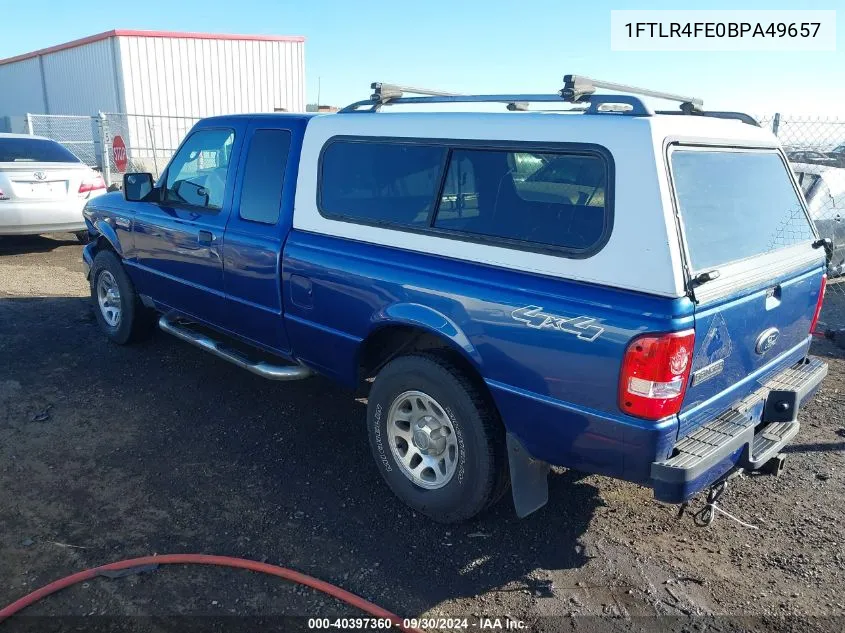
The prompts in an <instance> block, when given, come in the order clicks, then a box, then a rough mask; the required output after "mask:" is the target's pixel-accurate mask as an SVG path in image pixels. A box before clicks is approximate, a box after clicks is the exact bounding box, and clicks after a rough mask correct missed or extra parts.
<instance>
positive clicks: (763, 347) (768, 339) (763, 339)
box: [754, 327, 780, 356]
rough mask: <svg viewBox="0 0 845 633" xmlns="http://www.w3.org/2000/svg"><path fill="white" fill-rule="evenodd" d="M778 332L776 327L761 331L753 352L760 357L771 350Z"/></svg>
mask: <svg viewBox="0 0 845 633" xmlns="http://www.w3.org/2000/svg"><path fill="white" fill-rule="evenodd" d="M779 337H780V332H779V331H778V329H777V328H776V327H770V328H769V329H768V330H763V331H762V332H761V333H760V336H758V337H757V344H756V346H755V347H754V351H755V352H757V353H758V354H760V355H761V356H762V355H763V354H765V353H766V352H768V351H769V350H770V349H772V348H773V347H774V346H775V344H776V343H777V342H778V338H779Z"/></svg>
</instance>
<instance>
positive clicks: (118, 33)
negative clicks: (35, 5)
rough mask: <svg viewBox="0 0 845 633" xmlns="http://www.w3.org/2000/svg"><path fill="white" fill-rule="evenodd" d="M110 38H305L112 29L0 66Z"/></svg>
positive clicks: (11, 59) (10, 59)
mask: <svg viewBox="0 0 845 633" xmlns="http://www.w3.org/2000/svg"><path fill="white" fill-rule="evenodd" d="M110 37H164V38H170V39H172V38H185V39H191V40H247V41H253V42H304V41H305V37H303V36H302V35H229V34H225V33H181V32H179V31H135V30H131V29H114V30H112V31H106V32H104V33H98V34H97V35H89V36H88V37H83V38H81V39H78V40H73V41H71V42H65V43H64V44H57V45H56V46H50V47H48V48H42V49H39V50H37V51H32V52H31V53H23V54H22V55H16V56H15V57H7V58H6V59H0V66H3V65H4V64H11V63H12V62H19V61H23V60H25V59H32V58H34V57H39V56H40V55H48V54H50V53H57V52H58V51H65V50H68V49H69V48H76V47H77V46H84V45H85V44H91V43H92V42H99V41H101V40H107V39H108V38H110Z"/></svg>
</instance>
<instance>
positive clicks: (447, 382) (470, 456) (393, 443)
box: [367, 354, 508, 523]
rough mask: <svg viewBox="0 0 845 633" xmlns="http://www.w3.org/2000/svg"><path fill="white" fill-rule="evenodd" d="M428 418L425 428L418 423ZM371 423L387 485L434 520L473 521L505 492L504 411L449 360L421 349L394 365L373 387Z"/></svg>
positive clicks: (372, 440)
mask: <svg viewBox="0 0 845 633" xmlns="http://www.w3.org/2000/svg"><path fill="white" fill-rule="evenodd" d="M418 394H421V395H418ZM426 398H427V399H428V400H426ZM415 399H417V400H422V406H420V402H417V401H415ZM437 409H440V411H439V413H438V411H437ZM427 412H428V413H427ZM426 415H428V417H426ZM420 416H422V417H420ZM405 417H407V418H409V420H407V421H406V420H404V419H403V418H405ZM425 420H428V421H426V422H425V426H423V427H420V426H418V424H419V423H420V422H421V421H425ZM405 426H407V427H409V428H408V429H406V428H405ZM432 427H434V431H432V430H431V428H432ZM367 428H368V434H369V438H370V447H371V449H372V452H373V457H374V458H375V461H376V465H377V467H378V469H379V471H380V472H381V475H382V477H383V478H384V480H385V481H386V482H387V485H388V486H389V487H390V489H391V490H392V491H393V493H394V494H395V495H396V496H397V497H399V499H400V500H402V502H404V503H405V504H406V505H408V506H410V507H411V508H413V509H414V510H416V511H418V512H420V513H422V514H424V515H426V516H428V517H430V518H432V519H434V520H435V521H438V522H440V523H457V522H461V521H466V520H468V519H471V518H473V517H474V516H476V515H477V514H479V513H481V512H482V511H484V510H485V509H486V508H487V507H488V506H490V505H491V504H492V503H494V502H495V501H497V500H498V499H499V498H500V497H501V496H502V493H503V491H504V489H506V486H507V481H508V479H507V456H506V451H505V434H504V427H503V426H502V424H501V422H500V420H499V416H498V414H497V412H496V410H495V409H494V408H493V406H492V404H491V403H490V402H489V400H488V398H487V397H486V396H485V394H484V393H483V392H482V391H481V390H480V389H479V388H478V387H476V386H475V385H474V384H473V382H472V381H471V380H470V379H469V378H468V377H467V376H466V374H464V373H463V372H462V371H461V370H460V369H459V368H458V367H457V366H456V365H455V364H454V363H452V362H451V361H450V360H449V359H447V358H445V357H442V356H440V355H435V354H418V355H417V354H415V355H410V356H403V357H400V358H397V359H395V360H393V361H391V362H390V363H388V364H387V365H386V366H385V367H384V368H383V369H382V370H381V371H380V372H379V374H378V376H377V377H376V379H375V382H374V383H373V387H372V389H371V390H370V395H369V399H368V403H367ZM419 429H422V433H423V437H421V438H418V435H417V434H416V433H417V431H418V430H419ZM444 436H445V440H444ZM418 439H419V440H420V441H419V442H418ZM444 441H445V443H446V444H445V449H444V448H442V446H443V442H444ZM426 445H428V448H427V449H426V448H425V447H426ZM421 447H422V448H421ZM453 449H454V453H452V450H453ZM438 451H442V452H438ZM423 452H426V453H427V454H426V455H424V456H423V454H422V453H423ZM403 453H404V454H403ZM414 454H416V455H417V457H419V458H420V459H422V460H423V461H422V462H420V461H416V460H417V457H414V456H412V455H414ZM437 460H439V461H437ZM415 461H416V464H417V467H416V470H415V471H413V472H412V467H413V466H414V463H415ZM435 461H436V465H434V466H428V464H433V463H435ZM450 472H451V475H449V473H450ZM415 473H416V474H415Z"/></svg>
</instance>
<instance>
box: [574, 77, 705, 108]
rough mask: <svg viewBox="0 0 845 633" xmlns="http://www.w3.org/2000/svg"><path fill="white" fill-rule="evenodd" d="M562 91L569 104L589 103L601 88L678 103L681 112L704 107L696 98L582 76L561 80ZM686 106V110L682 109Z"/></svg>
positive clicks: (700, 100)
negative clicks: (591, 97)
mask: <svg viewBox="0 0 845 633" xmlns="http://www.w3.org/2000/svg"><path fill="white" fill-rule="evenodd" d="M563 84H564V86H563V90H561V91H560V96H561V97H563V100H564V101H568V102H570V103H578V102H580V101H582V100H583V101H589V97H590V96H591V95H593V93H595V91H596V88H603V89H605V90H614V91H616V92H622V93H626V94H633V95H640V96H643V97H654V98H655V99H666V100H667V101H679V102H680V103H681V109H682V110H686V109H689V110H700V109H701V108H702V107H703V106H704V101H703V100H702V99H699V98H697V97H687V96H684V95H679V94H674V93H671V92H660V91H657V90H649V89H647V88H638V87H636V86H629V85H626V84H617V83H614V82H612V81H600V80H598V79H592V78H590V77H585V76H584V75H566V76H564V78H563ZM684 106H687V108H684Z"/></svg>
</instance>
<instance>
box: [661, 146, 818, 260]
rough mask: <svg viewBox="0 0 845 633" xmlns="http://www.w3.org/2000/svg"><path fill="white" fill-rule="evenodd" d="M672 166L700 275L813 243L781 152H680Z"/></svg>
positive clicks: (691, 254)
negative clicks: (794, 246) (721, 267)
mask: <svg viewBox="0 0 845 633" xmlns="http://www.w3.org/2000/svg"><path fill="white" fill-rule="evenodd" d="M671 165H672V176H673V179H674V185H675V194H676V197H677V201H678V206H679V210H680V216H681V222H682V224H683V228H684V236H685V237H686V242H687V250H688V252H689V257H690V260H691V265H692V268H693V270H694V271H696V272H698V271H704V270H708V269H712V268H717V267H719V266H722V265H724V264H727V263H730V262H734V261H739V260H742V259H747V258H750V257H756V256H758V255H764V254H766V253H771V252H773V251H777V250H779V249H781V248H786V247H788V246H793V245H796V244H800V243H802V242H807V241H811V240H813V238H814V235H813V230H812V227H811V225H810V220H809V218H808V217H807V214H806V213H805V211H804V208H803V207H802V205H801V200H800V199H799V197H798V193H797V192H796V191H795V188H794V187H793V186H792V181H791V180H790V178H789V172H788V171H787V166H786V164H785V163H784V162H783V160H782V159H781V157H780V156H779V155H778V154H777V153H776V152H769V151H739V150H733V151H732V150H727V149H726V150H717V151H713V150H700V149H677V150H675V151H673V152H672V154H671Z"/></svg>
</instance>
